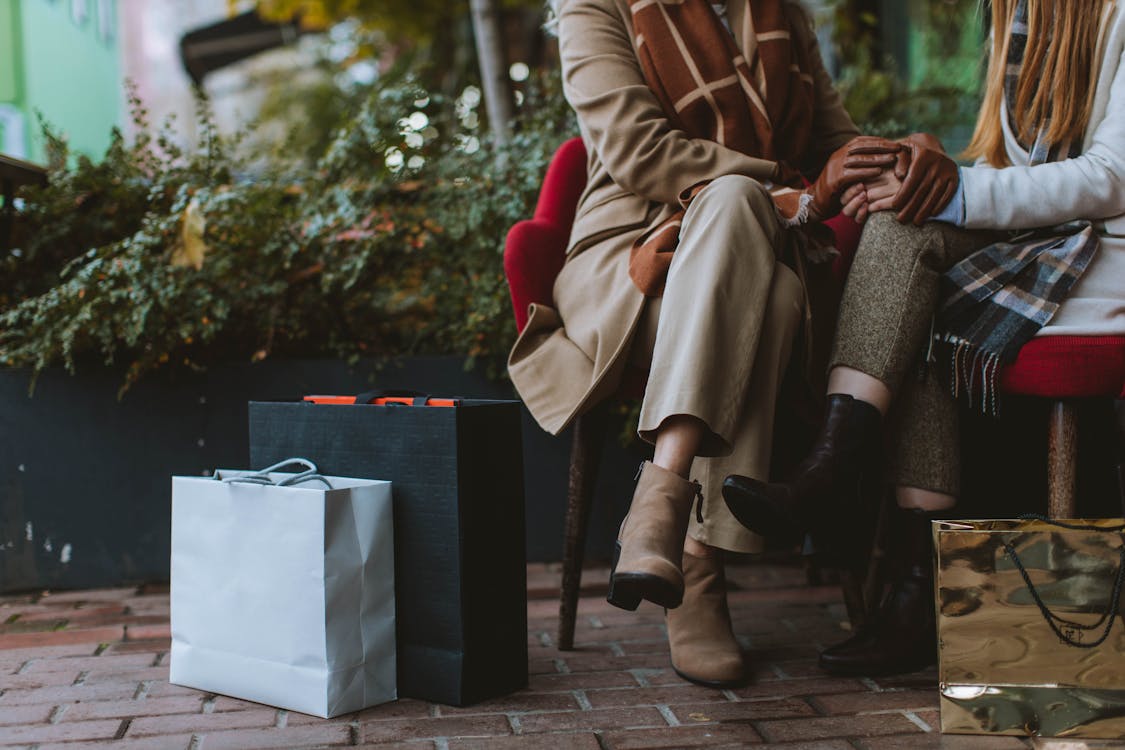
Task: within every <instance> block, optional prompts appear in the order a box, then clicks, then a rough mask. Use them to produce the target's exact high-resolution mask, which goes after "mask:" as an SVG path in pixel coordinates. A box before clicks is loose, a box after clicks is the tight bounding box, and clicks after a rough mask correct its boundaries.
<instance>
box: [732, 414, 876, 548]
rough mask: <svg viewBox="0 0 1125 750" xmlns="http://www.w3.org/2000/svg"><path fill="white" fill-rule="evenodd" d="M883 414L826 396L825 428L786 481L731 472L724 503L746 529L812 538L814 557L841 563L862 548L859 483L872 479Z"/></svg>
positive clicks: (783, 535) (860, 490) (782, 535)
mask: <svg viewBox="0 0 1125 750" xmlns="http://www.w3.org/2000/svg"><path fill="white" fill-rule="evenodd" d="M881 427H882V415H881V414H880V413H879V410H878V409H876V408H875V407H874V406H872V405H871V404H869V403H867V402H866V401H860V400H858V399H854V398H852V397H851V396H845V395H841V394H834V395H831V396H829V397H828V408H827V411H826V414H825V419H824V425H823V427H822V428H821V430H820V434H819V436H818V437H817V440H816V443H815V444H814V445H813V449H812V451H811V452H810V453H809V455H808V457H807V458H806V459H805V460H804V461H802V462H801V464H800V466H798V467H797V471H796V472H795V474H794V478H793V480H792V481H790V482H786V483H773V484H771V483H767V482H761V481H758V480H756V479H751V478H749V477H744V476H739V475H738V474H732V475H730V476H729V477H727V478H726V480H725V481H724V482H723V499H724V500H725V501H726V503H727V507H728V508H730V511H731V513H732V514H733V515H734V517H735V518H737V519H738V521H739V522H740V523H741V524H742V525H743V526H745V527H747V528H748V529H750V530H752V531H755V532H757V533H759V534H761V535H762V536H765V537H767V538H773V539H778V538H780V539H796V538H798V537H799V536H800V535H801V534H803V533H806V532H807V533H809V534H811V535H812V538H813V543H814V544H815V546H816V550H817V553H818V554H824V555H826V556H827V557H828V558H829V559H830V560H835V561H837V562H841V563H846V562H853V560H852V559H851V558H852V557H854V556H855V555H856V554H858V552H859V550H860V549H861V548H862V547H863V544H862V538H863V534H862V533H860V531H861V529H860V528H859V527H860V526H862V524H860V519H861V518H862V513H861V512H860V511H861V507H862V504H861V503H860V498H861V495H862V486H863V480H864V479H865V478H868V477H871V478H877V474H878V470H879V454H880V447H881V433H882V429H881Z"/></svg>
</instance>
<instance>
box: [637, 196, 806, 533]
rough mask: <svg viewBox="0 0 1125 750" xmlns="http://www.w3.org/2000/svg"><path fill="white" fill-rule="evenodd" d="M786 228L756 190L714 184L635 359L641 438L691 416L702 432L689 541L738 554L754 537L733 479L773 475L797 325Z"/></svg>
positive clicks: (688, 226) (800, 312)
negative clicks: (698, 492)
mask: <svg viewBox="0 0 1125 750" xmlns="http://www.w3.org/2000/svg"><path fill="white" fill-rule="evenodd" d="M787 241H788V238H787V236H786V230H785V229H784V228H782V226H781V224H780V223H779V221H778V219H777V213H776V210H775V209H774V206H773V201H772V200H771V199H770V197H769V195H768V193H767V192H766V190H765V189H764V188H763V187H762V185H761V184H760V183H759V182H757V181H755V180H753V179H751V178H749V177H743V176H740V175H729V176H725V177H720V178H719V179H716V180H714V181H713V182H711V183H710V184H709V185H708V186H707V187H706V188H705V189H704V190H703V191H702V192H701V193H700V194H699V195H698V196H696V198H695V200H694V201H692V203H691V205H690V206H689V208H688V210H687V213H686V214H685V215H684V219H683V224H682V226H681V229H680V243H679V246H678V248H677V249H676V252H675V254H674V255H673V258H672V264H671V268H670V269H669V272H668V279H667V283H666V284H665V290H664V296H663V297H662V298H652V299H649V300H648V301H647V302H646V309H645V311H644V313H643V317H642V320H641V323H640V325H639V328H638V331H637V334H636V338H635V339H634V344H633V348H632V350H631V354H630V359H631V361H632V363H633V364H635V365H637V366H639V367H642V368H644V367H647V368H648V370H649V379H648V385H647V387H646V389H645V397H644V401H643V403H642V405H641V416H640V423H639V432H640V436H641V437H642V438H643V439H645V440H647V441H649V442H652V441H654V440H655V433H656V432H657V431H658V429H659V428H660V426H661V425H662V424H663V423H664V421H665V420H666V419H668V418H669V417H671V416H675V415H691V416H694V417H697V418H698V419H700V420H702V421H703V423H704V424H706V425H707V428H708V432H707V436H706V438H705V439H704V441H703V444H702V446H701V448H700V450H699V457H698V458H696V459H695V461H694V462H693V464H692V471H691V476H692V478H694V479H697V480H698V481H699V482H700V484H701V485H702V488H703V507H702V521H701V520H700V519H699V517H697V516H696V514H695V513H693V514H692V520H691V526H690V527H689V529H688V533H689V534H690V535H691V536H692V537H694V538H695V539H697V540H699V541H701V542H703V543H704V544H708V545H711V546H713V547H720V548H722V549H727V550H732V551H737V552H755V551H758V550H760V549H761V539H760V538H759V537H758V536H757V535H756V534H754V533H753V532H751V531H749V530H748V529H746V528H745V527H744V526H742V524H740V523H738V521H737V520H736V519H735V518H734V517H733V516H732V515H731V514H730V511H729V510H727V506H726V503H724V502H723V498H722V494H721V487H722V482H723V479H724V478H725V477H726V476H727V475H728V474H745V475H747V476H752V477H760V478H762V479H765V478H768V476H769V468H770V458H771V448H772V438H773V426H774V415H775V409H776V405H777V394H778V390H779V389H780V386H781V382H782V378H783V376H784V374H785V370H786V367H787V366H788V363H789V358H790V354H791V353H792V350H793V342H794V339H795V338H796V337H797V334H798V332H799V331H800V329H801V324H802V321H803V316H804V311H805V290H804V288H803V286H802V285H801V282H800V280H799V278H798V277H797V274H795V273H794V272H793V271H792V270H791V269H790V268H789V267H788V266H786V265H785V264H784V263H781V262H780V261H778V255H779V254H780V249H781V248H783V247H784V246H785V245H784V243H786V242H787Z"/></svg>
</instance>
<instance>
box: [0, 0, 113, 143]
mask: <svg viewBox="0 0 1125 750" xmlns="http://www.w3.org/2000/svg"><path fill="white" fill-rule="evenodd" d="M76 7H77V8H79V9H85V15H84V17H81V14H80V15H79V17H78V18H76V17H75V9H76ZM117 10H118V9H117V0H0V71H5V70H6V71H10V72H9V73H8V74H7V75H5V74H4V73H3V72H0V106H3V105H4V104H8V105H10V106H14V107H15V108H16V109H17V110H19V111H20V112H22V113H23V117H24V123H25V130H26V133H25V143H26V146H25V148H26V152H25V153H26V157H27V158H30V159H31V160H32V161H43V160H44V158H45V152H44V144H43V137H42V134H41V133H40V128H39V125H38V118H37V115H36V113H37V112H41V113H42V114H43V116H44V117H45V119H46V120H47V122H49V123H50V124H51V125H52V126H53V127H54V128H55V129H56V130H57V131H61V132H62V133H64V134H65V135H66V137H67V139H68V141H69V143H70V145H71V147H72V149H74V150H75V151H78V152H81V153H84V154H88V155H90V156H94V157H97V156H100V155H101V154H102V153H104V151H105V149H106V146H108V144H109V138H110V130H111V128H113V126H115V125H119V124H120V123H121V122H122V116H123V108H124V91H123V81H122V75H121V60H120V56H121V55H120V39H119V31H118V25H117V15H116V14H117ZM107 11H108V13H109V16H108V18H107V19H105V20H103V18H102V15H101V14H102V13H103V12H107ZM106 20H108V22H109V23H108V24H107V23H106ZM107 31H108V34H107ZM2 142H3V141H2V140H0V143H2Z"/></svg>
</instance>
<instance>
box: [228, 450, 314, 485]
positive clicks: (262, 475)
mask: <svg viewBox="0 0 1125 750" xmlns="http://www.w3.org/2000/svg"><path fill="white" fill-rule="evenodd" d="M293 464H297V465H299V466H304V467H305V470H304V471H302V472H298V473H297V474H294V475H293V476H291V477H288V478H286V479H283V480H281V481H280V482H274V481H273V480H272V479H270V473H271V472H275V471H280V470H281V469H284V468H285V467H286V466H292V465H293ZM215 479H219V472H217V471H216V472H215ZM222 481H223V482H225V483H227V484H261V485H268V486H276V487H295V486H296V485H298V484H304V483H305V482H323V483H324V486H325V487H327V488H328V489H333V487H332V483H331V482H329V481H328V480H327V479H325V478H324V477H323V476H321V474H320V473H319V471H317V468H316V464H314V463H313V462H312V461H310V460H308V459H307V458H299V457H298V458H287V459H285V460H284V461H278V462H277V463H276V464H274V465H273V466H267V467H266V468H264V469H262V470H261V471H256V472H254V473H253V474H246V475H244V476H240V477H228V478H226V479H223V480H222Z"/></svg>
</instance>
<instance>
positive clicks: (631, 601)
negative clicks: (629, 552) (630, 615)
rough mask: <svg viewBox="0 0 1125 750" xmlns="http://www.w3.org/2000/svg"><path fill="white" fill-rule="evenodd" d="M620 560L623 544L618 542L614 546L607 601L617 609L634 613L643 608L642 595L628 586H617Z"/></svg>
mask: <svg viewBox="0 0 1125 750" xmlns="http://www.w3.org/2000/svg"><path fill="white" fill-rule="evenodd" d="M620 559H621V542H617V543H616V544H614V545H613V567H612V568H610V570H609V592H608V593H607V594H606V596H605V600H606V601H607V602H609V603H610V604H612V605H613V606H615V607H619V608H621V609H625V610H628V611H630V612H634V611H636V609H637V607H639V606H641V595H640V593H639V592H637V591H636V590H635V589H633V590H629V589H630V588H631V587H629V586H627V585H626V586H618V585H617V583H618V581H617V561H618V560H620Z"/></svg>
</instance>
